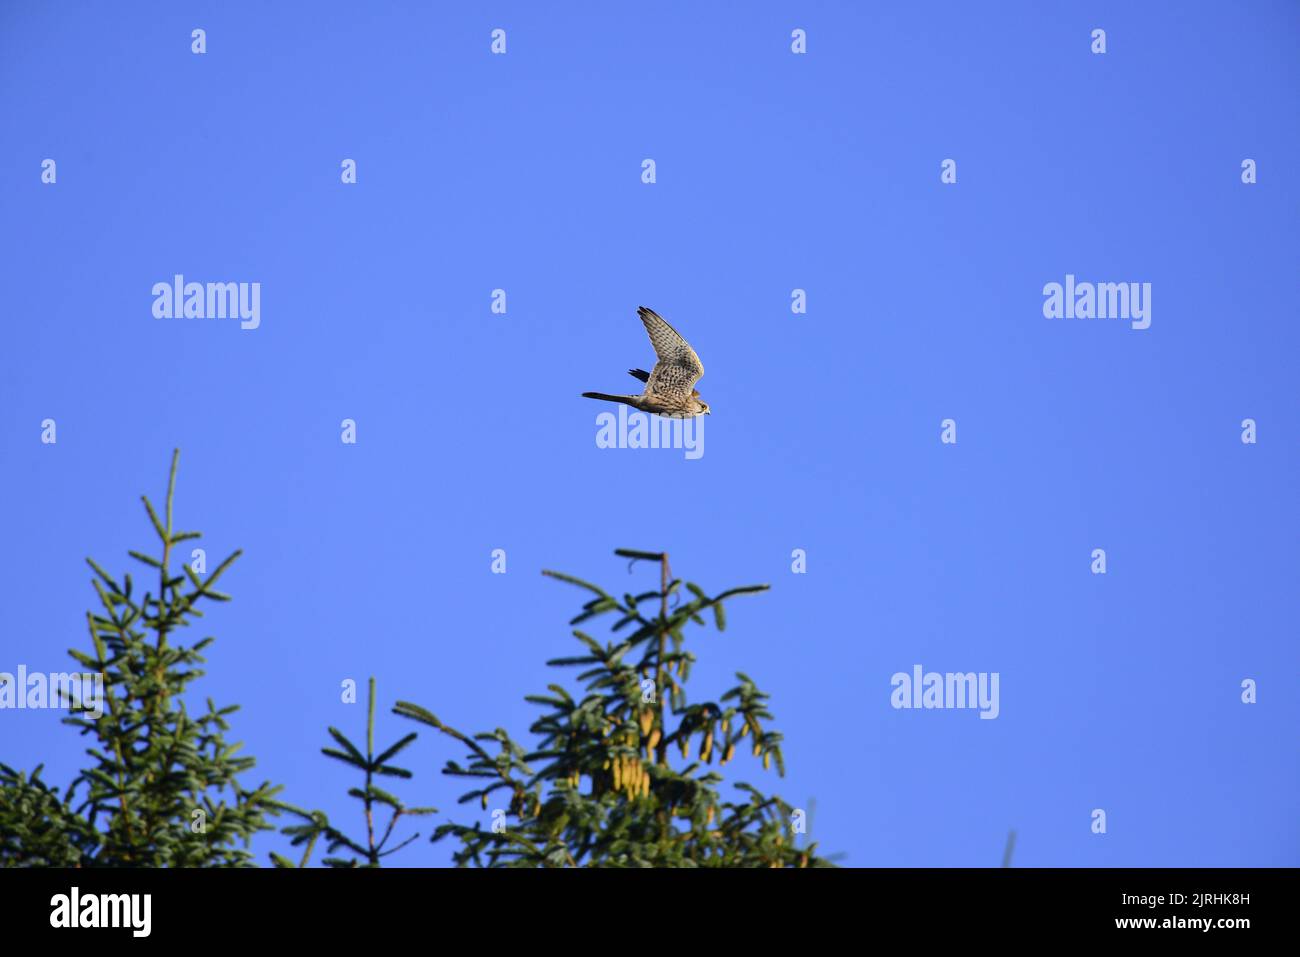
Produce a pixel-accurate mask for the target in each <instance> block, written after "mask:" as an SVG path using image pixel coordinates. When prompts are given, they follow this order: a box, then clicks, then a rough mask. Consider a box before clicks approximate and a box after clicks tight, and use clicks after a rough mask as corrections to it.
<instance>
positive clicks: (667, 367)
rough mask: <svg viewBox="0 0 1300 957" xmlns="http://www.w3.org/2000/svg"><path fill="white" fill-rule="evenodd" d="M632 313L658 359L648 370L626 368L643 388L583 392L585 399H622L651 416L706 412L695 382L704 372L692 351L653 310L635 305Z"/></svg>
mask: <svg viewBox="0 0 1300 957" xmlns="http://www.w3.org/2000/svg"><path fill="white" fill-rule="evenodd" d="M636 314H637V315H638V316H640V317H641V321H642V322H643V323H645V331H646V332H647V333H649V335H650V344H651V345H652V346H654V349H655V355H656V356H657V357H658V359H659V361H658V362H656V363H655V367H654V368H653V369H651V370H650V371H649V372H646V371H645V370H644V369H628V370H627V371H628V372H629V373H630V374H631V375H633V376H635V377H636V378H638V379H640V380H641V381H642V382H644V383H645V391H644V392H642V393H641V394H640V395H609V394H607V393H605V392H584V393H582V394H583V396H584V397H586V398H588V399H604V400H606V401H608V402H622V403H623V404H624V405H630V406H632V407H633V408H636V409H640V410H641V411H642V412H649V413H651V414H652V415H666V416H672V417H678V418H680V417H687V416H693V415H708V414H709V404H708V403H707V402H702V401H701V400H700V393H699V391H698V390H696V388H695V383H696V382H698V381H699V380H700V378H701V377H702V376H703V375H704V364H703V363H702V362H700V357H699V356H697V355H696V354H695V350H694V349H692V348H691V347H690V345H689V344H688V343H687V341H686V340H685V339H683V338H682V337H681V336H680V335H678V334H677V330H676V329H674V328H673V327H672V326H670V325H668V323H666V322H664V320H663V318H662V317H661V316H660V315H659V314H658V313H657V312H655V311H654V310H653V309H647V308H646V307H645V306H639V307H638V308H637V311H636Z"/></svg>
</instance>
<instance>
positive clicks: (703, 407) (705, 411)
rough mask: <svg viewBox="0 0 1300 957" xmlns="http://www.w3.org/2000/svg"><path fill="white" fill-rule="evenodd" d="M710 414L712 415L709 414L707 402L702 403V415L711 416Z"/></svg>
mask: <svg viewBox="0 0 1300 957" xmlns="http://www.w3.org/2000/svg"><path fill="white" fill-rule="evenodd" d="M709 414H710V413H709V403H707V402H701V403H700V415H709Z"/></svg>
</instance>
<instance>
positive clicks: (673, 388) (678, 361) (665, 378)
mask: <svg viewBox="0 0 1300 957" xmlns="http://www.w3.org/2000/svg"><path fill="white" fill-rule="evenodd" d="M636 313H637V315H638V316H640V317H641V321H642V322H643V323H645V331H646V332H647V333H648V334H649V336H650V344H651V345H652V346H654V350H655V355H656V356H658V357H659V361H658V362H656V363H655V367H654V368H653V369H652V370H651V371H650V378H649V379H648V380H647V381H646V387H645V391H646V394H647V395H651V394H653V395H656V396H659V397H661V398H664V399H670V400H672V399H675V400H679V401H685V400H686V399H689V398H690V396H691V390H692V389H693V388H694V386H695V383H696V382H698V381H699V380H700V377H701V376H703V375H704V363H702V362H700V357H699V356H697V355H696V354H695V350H694V349H692V348H691V347H690V344H689V343H687V341H686V340H685V339H683V338H682V337H681V336H680V335H678V334H677V330H676V329H674V328H673V327H672V326H670V325H668V323H666V322H665V321H664V320H663V317H662V316H660V315H659V314H658V313H657V312H655V311H654V310H653V309H647V308H646V307H645V306H639V307H638V308H637V311H636Z"/></svg>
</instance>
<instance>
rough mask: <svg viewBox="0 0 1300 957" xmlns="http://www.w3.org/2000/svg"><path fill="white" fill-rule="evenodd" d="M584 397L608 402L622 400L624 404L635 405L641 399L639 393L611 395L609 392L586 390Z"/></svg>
mask: <svg viewBox="0 0 1300 957" xmlns="http://www.w3.org/2000/svg"><path fill="white" fill-rule="evenodd" d="M582 397H583V398H584V399H603V400H605V401H606V402H622V403H623V404H624V405H630V406H633V407H635V406H636V404H637V402H638V401H639V400H640V398H641V397H640V396H639V395H610V394H609V393H608V392H584V393H582Z"/></svg>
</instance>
